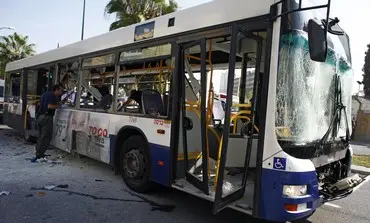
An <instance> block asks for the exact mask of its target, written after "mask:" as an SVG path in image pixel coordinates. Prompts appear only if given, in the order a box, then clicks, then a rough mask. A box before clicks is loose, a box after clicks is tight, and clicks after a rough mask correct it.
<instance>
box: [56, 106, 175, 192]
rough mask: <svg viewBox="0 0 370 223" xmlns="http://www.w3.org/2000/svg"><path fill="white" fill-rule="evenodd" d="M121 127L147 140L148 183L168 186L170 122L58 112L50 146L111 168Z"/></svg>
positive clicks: (68, 111) (66, 110)
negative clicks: (150, 172)
mask: <svg viewBox="0 0 370 223" xmlns="http://www.w3.org/2000/svg"><path fill="white" fill-rule="evenodd" d="M123 127H133V128H136V129H139V130H140V131H141V132H142V134H144V137H145V138H146V139H147V140H148V144H149V149H150V151H149V152H150V155H151V158H152V159H151V171H152V176H151V178H152V180H153V181H154V182H156V183H159V184H162V185H165V186H168V184H169V173H170V171H169V168H170V135H171V123H170V122H169V121H167V120H163V119H153V118H146V117H133V116H127V115H114V114H106V113H98V112H90V111H81V110H80V111H79V110H72V109H58V110H57V111H56V114H55V117H54V129H53V140H52V145H53V146H55V147H57V148H59V149H61V150H64V151H66V152H72V151H73V152H77V153H78V154H82V155H85V156H88V157H90V158H92V159H95V160H98V161H101V162H104V163H107V164H110V165H114V160H115V154H116V153H115V150H116V148H120V146H121V145H117V147H116V140H117V137H118V133H119V132H120V130H121V129H122V128H123Z"/></svg>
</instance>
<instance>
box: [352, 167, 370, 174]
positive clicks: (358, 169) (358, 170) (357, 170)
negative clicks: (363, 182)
mask: <svg viewBox="0 0 370 223" xmlns="http://www.w3.org/2000/svg"><path fill="white" fill-rule="evenodd" d="M351 170H352V173H358V174H362V175H370V168H367V167H363V166H356V165H352V166H351Z"/></svg>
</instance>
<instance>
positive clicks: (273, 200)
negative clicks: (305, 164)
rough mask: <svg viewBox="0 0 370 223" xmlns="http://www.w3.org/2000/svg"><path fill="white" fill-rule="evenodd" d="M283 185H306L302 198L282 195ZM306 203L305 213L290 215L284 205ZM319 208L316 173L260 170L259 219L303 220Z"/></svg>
mask: <svg viewBox="0 0 370 223" xmlns="http://www.w3.org/2000/svg"><path fill="white" fill-rule="evenodd" d="M283 185H307V194H308V196H305V197H303V198H289V197H287V196H284V195H283ZM303 203H307V208H308V210H307V211H303V212H299V213H290V212H288V211H286V210H285V208H284V204H303ZM319 206H320V199H319V190H318V182H317V176H316V172H315V171H312V172H303V173H302V172H285V171H278V170H273V169H262V178H261V194H260V213H259V215H260V216H259V217H261V218H263V219H266V220H269V221H278V222H279V221H283V222H285V221H292V220H297V219H301V218H304V217H306V216H308V215H310V214H312V213H313V212H314V210H315V209H316V208H318V207H319Z"/></svg>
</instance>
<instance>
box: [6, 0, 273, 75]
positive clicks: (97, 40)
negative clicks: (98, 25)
mask: <svg viewBox="0 0 370 223" xmlns="http://www.w3.org/2000/svg"><path fill="white" fill-rule="evenodd" d="M274 2H275V0H259V1H258V3H257V4H256V2H255V0H214V1H211V2H209V3H204V4H202V5H199V6H195V7H192V8H188V9H184V10H180V11H177V12H174V13H171V14H168V15H164V16H161V17H158V18H155V19H151V20H147V21H145V22H143V23H139V24H134V25H131V26H127V27H124V28H120V29H117V30H114V31H111V32H108V33H105V34H102V35H99V36H95V37H92V38H89V39H86V40H83V41H79V42H77V43H73V44H70V45H67V46H64V47H61V48H58V49H54V50H50V51H47V52H44V53H40V54H37V55H35V56H31V57H27V58H25V59H22V60H18V61H14V62H11V63H8V64H7V66H6V72H9V71H17V70H20V69H23V68H27V67H34V66H37V65H41V64H47V63H52V62H56V61H58V60H64V59H69V58H75V57H78V56H81V55H86V54H90V53H95V52H99V51H103V50H108V49H112V48H116V47H119V46H124V45H128V44H131V43H134V42H135V40H134V36H135V33H136V30H138V31H139V32H140V31H143V30H144V29H145V28H147V29H153V30H154V31H153V32H154V33H153V35H152V37H151V39H155V38H160V37H165V36H169V35H174V34H179V33H183V32H187V31H191V30H197V29H201V28H206V27H210V26H214V25H219V24H224V23H228V22H232V21H237V20H242V19H246V18H252V17H256V16H261V15H266V14H268V13H269V12H270V6H271V5H272V4H273V3H274ZM172 18H174V19H175V21H174V26H172V27H169V26H168V25H169V20H170V19H172ZM153 25H154V27H153ZM144 26H146V27H144ZM146 34H148V33H146ZM149 34H150V33H149Z"/></svg>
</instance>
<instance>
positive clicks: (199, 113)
mask: <svg viewBox="0 0 370 223" xmlns="http://www.w3.org/2000/svg"><path fill="white" fill-rule="evenodd" d="M180 50H181V54H180V55H181V57H182V58H180V61H181V62H180V66H181V70H182V72H181V73H180V75H181V76H182V78H181V79H182V84H181V85H182V97H181V98H182V99H181V104H182V106H181V108H182V110H181V117H182V133H183V134H182V135H181V136H180V138H182V148H183V154H182V155H183V158H184V167H185V177H186V180H187V181H188V182H189V183H191V184H192V185H193V186H195V187H196V188H198V189H199V190H201V191H202V192H203V193H205V194H206V195H209V185H208V181H209V175H208V174H209V163H208V157H209V152H208V149H207V143H208V142H207V137H206V131H207V123H206V100H201V99H202V98H206V91H207V89H206V86H207V72H206V39H201V40H198V41H194V42H190V43H185V44H180ZM191 62H192V63H193V62H194V64H195V67H196V68H195V69H193V68H192V67H194V66H193V65H194V64H192V65H191V64H190V63H191ZM196 76H197V77H198V78H196ZM199 78H200V81H198V80H197V79H199ZM203 86H204V87H203ZM180 143H181V141H180ZM179 155H181V151H180V152H179Z"/></svg>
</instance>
